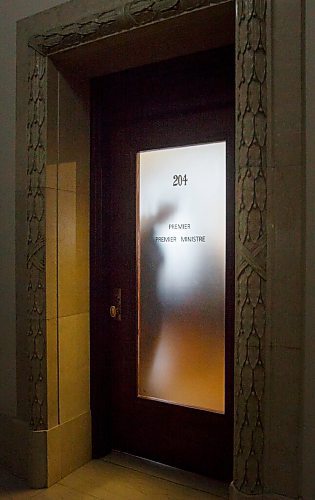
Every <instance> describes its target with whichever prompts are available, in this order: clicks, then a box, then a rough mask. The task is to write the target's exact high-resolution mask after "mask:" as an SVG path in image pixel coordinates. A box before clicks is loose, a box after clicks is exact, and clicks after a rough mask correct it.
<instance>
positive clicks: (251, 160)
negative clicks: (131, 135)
mask: <svg viewBox="0 0 315 500" xmlns="http://www.w3.org/2000/svg"><path fill="white" fill-rule="evenodd" d="M236 73H237V74H236V99H237V102H236V131H237V132H236V316H235V318H236V319H235V323H236V325H235V447H234V478H233V479H234V480H233V489H234V491H236V492H237V491H239V492H241V493H242V494H245V495H247V494H250V495H253V494H256V495H260V494H262V492H263V485H264V478H263V455H264V386H265V351H264V342H265V326H266V242H267V234H266V233H267V225H266V209H267V203H266V202H267V180H266V176H267V172H266V163H267V162H266V131H267V109H266V106H267V96H266V92H267V85H266V0H259V1H251V2H248V1H244V0H238V1H237V20H236Z"/></svg>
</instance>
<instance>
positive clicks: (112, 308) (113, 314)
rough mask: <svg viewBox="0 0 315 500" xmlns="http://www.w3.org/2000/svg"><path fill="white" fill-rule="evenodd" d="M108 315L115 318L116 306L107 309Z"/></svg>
mask: <svg viewBox="0 0 315 500" xmlns="http://www.w3.org/2000/svg"><path fill="white" fill-rule="evenodd" d="M109 314H110V317H111V318H116V316H117V308H116V306H110V308H109Z"/></svg>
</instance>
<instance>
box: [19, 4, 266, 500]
mask: <svg viewBox="0 0 315 500" xmlns="http://www.w3.org/2000/svg"><path fill="white" fill-rule="evenodd" d="M227 1H228V0H217V1H210V0H160V1H154V0H133V1H131V2H128V3H126V4H125V5H124V6H123V7H122V6H121V4H120V5H119V6H118V7H117V8H116V9H112V10H110V11H103V12H101V13H98V14H95V15H93V16H90V17H88V18H84V19H82V20H81V21H77V22H75V23H72V24H68V25H65V26H60V27H57V28H55V29H53V30H50V31H48V32H46V33H44V34H38V35H36V36H33V37H32V38H31V39H30V41H29V47H30V53H31V57H30V61H31V63H30V73H29V115H28V170H27V172H28V195H27V196H28V209H27V226H28V255H27V272H28V298H29V308H28V320H29V330H28V336H29V347H30V349H29V368H30V375H29V383H30V400H29V403H30V426H31V428H32V429H33V430H42V429H47V379H46V347H45V345H46V333H45V194H44V183H45V162H46V112H47V106H46V100H47V95H46V94H47V82H46V78H47V71H46V69H47V56H49V55H51V54H53V53H56V52H58V51H61V50H65V49H69V48H71V47H75V46H78V45H80V44H83V43H87V42H91V41H93V40H96V39H100V38H104V37H106V36H110V35H114V34H118V33H120V32H122V31H128V30H132V29H135V28H137V27H141V26H145V25H148V24H150V23H153V22H157V21H162V20H165V19H167V18H171V17H176V16H179V15H183V14H185V13H188V12H191V11H193V10H196V9H201V8H205V7H211V6H212V5H213V6H214V5H217V4H219V3H225V2H227ZM266 4H267V0H252V1H245V0H237V22H236V26H237V36H236V66H237V79H236V201H235V206H236V321H235V448H234V482H233V488H234V490H235V492H237V495H239V494H242V495H243V496H242V497H239V496H235V497H234V498H246V497H247V495H250V496H251V497H252V496H253V495H256V498H258V499H260V498H262V496H261V495H262V492H263V485H264V478H263V474H262V470H263V452H264V384H265V359H264V356H265V355H264V337H265V326H266V312H267V311H266V242H267V234H266V231H267V226H266V201H267V190H266V133H267V103H266V101H267V97H266V95H267V88H266V87H267V85H266ZM234 490H233V491H234ZM233 495H234V493H233ZM235 495H236V493H235ZM244 495H245V496H244ZM232 498H233V496H232Z"/></svg>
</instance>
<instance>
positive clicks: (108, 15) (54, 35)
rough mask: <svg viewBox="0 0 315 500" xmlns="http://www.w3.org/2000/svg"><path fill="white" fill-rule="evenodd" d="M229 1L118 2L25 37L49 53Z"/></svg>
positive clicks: (31, 43) (135, 0)
mask: <svg viewBox="0 0 315 500" xmlns="http://www.w3.org/2000/svg"><path fill="white" fill-rule="evenodd" d="M229 1H230V0H133V1H131V2H128V3H126V4H125V5H121V4H118V5H117V7H116V8H114V9H111V10H104V11H102V12H99V13H96V14H94V15H90V16H88V17H86V18H84V19H80V20H79V21H77V22H75V23H72V24H67V25H65V26H59V27H57V28H54V29H53V30H50V31H48V32H46V33H44V34H39V35H35V36H34V37H32V38H31V40H30V41H29V45H30V47H33V48H34V49H35V50H37V51H38V52H40V53H41V54H44V55H49V54H52V53H55V52H58V51H60V50H62V49H65V48H71V47H75V46H76V45H80V44H81V43H86V42H90V41H92V40H95V39H99V38H103V37H106V36H110V35H114V34H118V33H120V32H123V31H128V30H131V29H133V28H137V27H140V26H144V25H146V24H150V23H152V22H156V21H162V20H163V19H167V18H171V17H175V16H179V15H180V14H184V13H185V12H189V11H192V10H196V9H200V8H202V7H209V6H211V5H216V4H219V3H226V2H229ZM104 3H106V2H104ZM117 3H118V2H117Z"/></svg>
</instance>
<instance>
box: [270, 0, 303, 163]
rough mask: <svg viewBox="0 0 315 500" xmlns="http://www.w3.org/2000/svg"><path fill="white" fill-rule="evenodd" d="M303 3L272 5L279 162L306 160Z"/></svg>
mask: <svg viewBox="0 0 315 500" xmlns="http://www.w3.org/2000/svg"><path fill="white" fill-rule="evenodd" d="M301 20H302V5H301V2H295V1H294V0H288V2H283V1H278V2H273V5H272V22H273V33H275V36H273V40H272V66H271V68H272V75H271V78H272V109H271V118H272V138H271V142H272V150H273V156H274V162H275V164H276V165H297V164H299V163H300V162H301V160H302V109H303V108H302V85H301V79H302V25H301Z"/></svg>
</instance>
